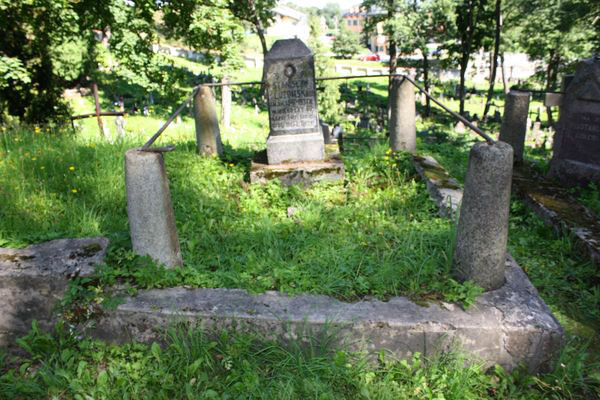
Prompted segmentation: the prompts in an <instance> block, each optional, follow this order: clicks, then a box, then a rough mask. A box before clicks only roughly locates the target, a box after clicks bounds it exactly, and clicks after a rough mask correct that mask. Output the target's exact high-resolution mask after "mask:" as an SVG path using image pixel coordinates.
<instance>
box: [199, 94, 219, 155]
mask: <svg viewBox="0 0 600 400" xmlns="http://www.w3.org/2000/svg"><path fill="white" fill-rule="evenodd" d="M194 119H195V120H196V146H197V151H198V154H202V155H207V156H208V155H218V156H220V155H221V154H223V143H222V142H221V132H220V130H219V120H218V118H217V111H216V107H215V98H214V97H213V94H212V90H211V88H210V87H208V86H200V87H199V88H198V92H197V93H196V96H195V97H194Z"/></svg>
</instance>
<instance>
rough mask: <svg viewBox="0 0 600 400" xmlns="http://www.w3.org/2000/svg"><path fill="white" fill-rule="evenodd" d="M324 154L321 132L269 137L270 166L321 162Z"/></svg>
mask: <svg viewBox="0 0 600 400" xmlns="http://www.w3.org/2000/svg"><path fill="white" fill-rule="evenodd" d="M324 152H325V144H324V141H323V135H322V134H321V132H315V133H307V134H295V135H278V136H269V138H268V139H267V159H268V160H269V164H274V165H275V164H284V163H295V162H303V161H320V160H323V158H324Z"/></svg>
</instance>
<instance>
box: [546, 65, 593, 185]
mask: <svg viewBox="0 0 600 400" xmlns="http://www.w3.org/2000/svg"><path fill="white" fill-rule="evenodd" d="M599 154H600V57H595V58H592V59H588V60H582V61H580V62H579V64H578V65H577V70H576V73H575V77H574V78H573V80H572V81H571V82H570V83H569V84H568V86H567V87H566V90H565V94H564V97H563V99H562V102H561V111H560V117H559V121H558V126H557V130H556V137H555V140H554V155H553V157H552V162H551V163H550V176H552V177H555V178H558V179H559V180H561V181H563V182H564V183H565V184H567V185H576V184H584V185H585V184H587V183H590V182H594V183H595V184H597V185H600V157H599V156H598V155H599Z"/></svg>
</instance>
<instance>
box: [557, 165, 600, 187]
mask: <svg viewBox="0 0 600 400" xmlns="http://www.w3.org/2000/svg"><path fill="white" fill-rule="evenodd" d="M548 176H549V177H550V178H556V179H558V180H559V181H561V182H562V183H563V184H564V185H565V186H569V187H571V186H576V185H579V186H585V185H588V184H589V183H590V182H593V183H594V184H595V185H597V186H600V166H599V165H592V164H586V163H582V162H579V161H575V160H565V159H562V160H561V159H558V160H552V162H551V163H550V172H549V173H548Z"/></svg>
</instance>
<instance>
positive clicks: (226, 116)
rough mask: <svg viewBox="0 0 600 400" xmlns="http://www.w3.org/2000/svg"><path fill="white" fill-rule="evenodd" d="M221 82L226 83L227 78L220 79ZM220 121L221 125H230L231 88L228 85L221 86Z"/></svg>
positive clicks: (227, 126) (226, 127) (228, 126)
mask: <svg viewBox="0 0 600 400" xmlns="http://www.w3.org/2000/svg"><path fill="white" fill-rule="evenodd" d="M221 82H222V83H228V82H229V80H228V79H227V78H223V79H222V80H221ZM221 122H222V123H223V127H225V129H228V128H230V127H231V89H230V88H229V86H221Z"/></svg>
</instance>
